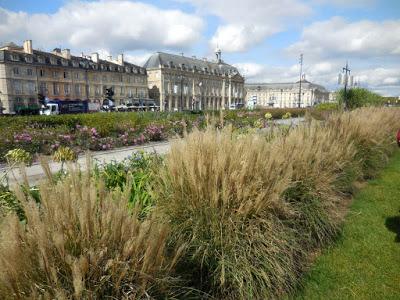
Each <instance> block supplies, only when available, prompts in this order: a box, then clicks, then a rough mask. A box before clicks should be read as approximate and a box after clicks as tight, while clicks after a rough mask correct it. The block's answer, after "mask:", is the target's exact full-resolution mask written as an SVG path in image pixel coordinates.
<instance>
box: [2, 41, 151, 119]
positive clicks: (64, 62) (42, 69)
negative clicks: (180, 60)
mask: <svg viewBox="0 0 400 300" xmlns="http://www.w3.org/2000/svg"><path fill="white" fill-rule="evenodd" d="M106 88H113V90H114V100H115V102H116V104H117V105H118V104H121V103H124V102H128V101H129V100H130V99H132V100H133V99H134V98H136V97H140V98H147V97H148V88H147V74H146V69H145V68H142V67H139V66H136V65H133V64H131V63H128V62H125V61H124V57H123V55H122V54H121V55H118V58H117V59H116V60H112V58H111V57H109V58H108V59H107V60H102V59H99V55H98V54H97V53H93V54H92V55H90V56H88V55H84V54H82V55H81V57H79V56H73V55H71V53H70V50H69V49H64V50H61V49H58V48H56V49H54V50H53V52H44V51H39V50H34V49H33V48H32V41H30V40H27V41H25V42H24V44H23V46H22V47H21V46H17V45H15V44H13V43H9V44H7V45H5V46H3V47H0V107H3V109H4V112H5V113H14V112H15V111H17V110H18V109H19V108H21V107H26V106H30V105H38V98H40V97H46V98H47V99H49V100H54V99H59V100H66V101H68V100H76V99H79V100H88V101H89V103H90V102H93V103H101V102H102V100H103V99H104V90H105V89H106Z"/></svg>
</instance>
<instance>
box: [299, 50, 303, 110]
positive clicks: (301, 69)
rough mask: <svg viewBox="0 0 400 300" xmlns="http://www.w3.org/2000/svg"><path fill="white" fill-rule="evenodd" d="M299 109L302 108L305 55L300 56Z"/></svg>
mask: <svg viewBox="0 0 400 300" xmlns="http://www.w3.org/2000/svg"><path fill="white" fill-rule="evenodd" d="M299 63H300V81H299V108H300V107H301V77H302V73H303V54H300V61H299Z"/></svg>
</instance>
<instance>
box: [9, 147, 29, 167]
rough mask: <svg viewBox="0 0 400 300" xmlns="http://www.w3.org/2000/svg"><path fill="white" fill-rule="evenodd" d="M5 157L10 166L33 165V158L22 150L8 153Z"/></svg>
mask: <svg viewBox="0 0 400 300" xmlns="http://www.w3.org/2000/svg"><path fill="white" fill-rule="evenodd" d="M5 157H6V160H7V162H8V163H9V164H26V165H30V164H31V163H32V156H31V155H30V154H29V153H28V152H26V151H25V150H23V149H20V148H16V149H13V150H10V151H8V152H7V154H6V155H5Z"/></svg>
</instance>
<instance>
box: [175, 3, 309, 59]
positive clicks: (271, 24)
mask: <svg viewBox="0 0 400 300" xmlns="http://www.w3.org/2000/svg"><path fill="white" fill-rule="evenodd" d="M178 1H179V0H178ZM180 1H181V2H189V3H192V4H193V5H194V6H196V7H197V8H198V11H199V13H200V14H209V15H214V16H217V17H219V18H220V19H221V20H222V22H223V24H222V25H220V26H218V28H217V30H216V32H215V34H214V36H213V37H212V38H211V41H210V46H211V47H212V48H215V47H216V45H217V44H218V46H219V47H220V48H221V49H222V51H225V52H242V51H246V50H248V49H249V48H250V47H252V46H255V45H257V44H259V43H261V42H262V41H263V40H264V39H265V38H267V37H268V36H271V35H272V34H274V33H277V32H279V31H281V30H283V29H284V28H287V26H288V25H289V24H293V22H294V20H299V18H302V17H304V16H307V15H309V14H310V13H311V8H310V6H308V5H306V4H305V3H303V2H302V1H300V0H268V1H266V0H247V1H242V0H230V1H229V2H227V1H225V0H180Z"/></svg>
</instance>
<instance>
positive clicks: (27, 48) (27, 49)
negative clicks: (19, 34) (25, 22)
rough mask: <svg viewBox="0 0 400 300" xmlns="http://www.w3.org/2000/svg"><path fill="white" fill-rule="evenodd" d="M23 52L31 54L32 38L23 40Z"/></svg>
mask: <svg viewBox="0 0 400 300" xmlns="http://www.w3.org/2000/svg"><path fill="white" fill-rule="evenodd" d="M24 52H25V53H28V54H33V49H32V40H25V41H24Z"/></svg>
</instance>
